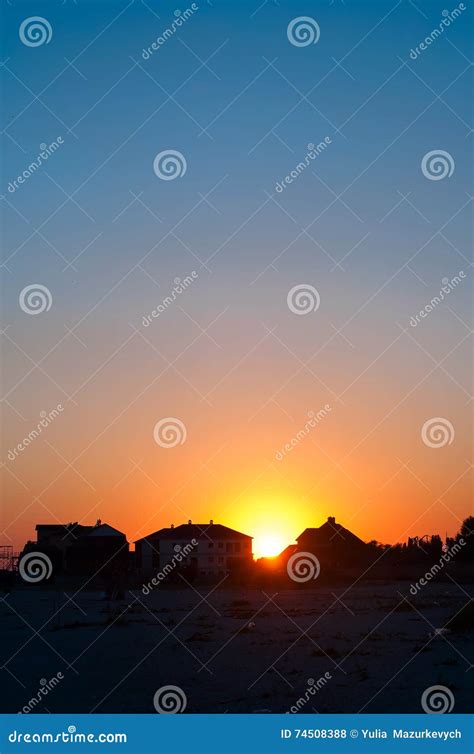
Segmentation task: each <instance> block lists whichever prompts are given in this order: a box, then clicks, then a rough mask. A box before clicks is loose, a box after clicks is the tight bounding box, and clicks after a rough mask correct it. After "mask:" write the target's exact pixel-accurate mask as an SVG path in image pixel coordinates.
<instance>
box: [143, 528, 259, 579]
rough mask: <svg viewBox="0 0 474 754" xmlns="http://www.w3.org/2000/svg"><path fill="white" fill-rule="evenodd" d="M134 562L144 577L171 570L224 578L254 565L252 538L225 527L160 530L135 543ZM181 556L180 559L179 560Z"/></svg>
mask: <svg viewBox="0 0 474 754" xmlns="http://www.w3.org/2000/svg"><path fill="white" fill-rule="evenodd" d="M135 553H136V554H135V562H136V567H137V569H138V571H139V572H140V573H142V574H144V575H149V574H153V573H156V572H158V571H160V570H162V569H163V568H166V569H167V571H168V572H169V573H171V571H170V567H172V568H173V571H176V573H177V572H178V571H179V569H182V568H183V567H184V568H187V569H188V570H189V571H190V572H192V574H193V575H199V576H204V577H218V576H224V575H225V574H226V573H229V572H232V571H237V570H239V569H245V568H246V567H248V566H250V565H251V564H252V562H253V556H252V537H249V536H247V534H242V533H241V532H238V531H235V530H234V529H230V528H229V527H228V526H223V525H222V524H215V523H214V522H213V521H211V522H210V523H209V524H193V523H192V522H191V521H188V523H187V524H181V525H180V526H170V527H169V528H165V529H159V530H158V531H156V532H153V533H152V534H148V535H147V536H146V537H142V539H139V540H137V541H136V542H135ZM178 556H179V557H178Z"/></svg>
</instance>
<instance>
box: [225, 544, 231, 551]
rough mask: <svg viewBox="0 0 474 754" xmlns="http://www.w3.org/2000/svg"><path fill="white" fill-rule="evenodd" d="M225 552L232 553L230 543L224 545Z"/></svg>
mask: <svg viewBox="0 0 474 754" xmlns="http://www.w3.org/2000/svg"><path fill="white" fill-rule="evenodd" d="M225 551H226V552H232V542H226V543H225Z"/></svg>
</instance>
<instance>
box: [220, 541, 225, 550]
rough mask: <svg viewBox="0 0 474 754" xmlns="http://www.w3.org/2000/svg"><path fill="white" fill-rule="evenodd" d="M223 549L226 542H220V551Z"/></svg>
mask: <svg viewBox="0 0 474 754" xmlns="http://www.w3.org/2000/svg"><path fill="white" fill-rule="evenodd" d="M223 547H224V542H219V549H220V550H222V548H223Z"/></svg>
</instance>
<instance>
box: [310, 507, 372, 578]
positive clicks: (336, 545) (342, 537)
mask: <svg viewBox="0 0 474 754" xmlns="http://www.w3.org/2000/svg"><path fill="white" fill-rule="evenodd" d="M296 542H297V546H296V550H297V551H299V552H311V553H313V554H314V555H316V557H317V558H318V560H319V561H320V562H321V563H327V564H328V565H332V566H337V565H342V564H344V563H347V562H350V561H352V560H357V559H358V558H360V557H361V556H362V555H363V554H364V553H365V551H366V549H367V545H366V543H365V542H363V540H362V539H360V538H359V537H357V536H356V535H355V534H353V533H352V532H351V531H349V529H346V528H345V527H344V526H342V524H339V523H337V521H336V519H335V517H334V516H329V517H328V520H327V521H326V522H325V523H324V524H322V526H318V527H315V528H309V529H305V530H304V531H303V532H302V534H300V535H299V537H296Z"/></svg>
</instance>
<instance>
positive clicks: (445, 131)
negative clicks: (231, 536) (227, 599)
mask: <svg viewBox="0 0 474 754" xmlns="http://www.w3.org/2000/svg"><path fill="white" fill-rule="evenodd" d="M197 4H198V5H199V9H198V10H197V11H196V12H195V13H194V15H193V16H192V17H191V18H189V19H188V20H187V22H186V23H185V24H184V25H183V26H182V27H181V28H180V29H179V30H178V31H177V32H176V34H174V36H173V37H172V38H171V39H169V40H167V41H166V43H165V44H164V45H163V46H162V47H161V48H160V49H159V50H157V51H155V52H154V53H153V54H152V55H151V57H150V59H148V60H144V59H143V58H142V57H141V54H142V50H143V48H146V47H149V46H150V45H151V43H152V42H153V41H154V40H155V39H156V38H157V37H158V36H160V34H162V33H163V31H164V30H165V29H166V28H167V27H168V26H170V24H171V22H172V20H173V18H175V10H176V9H177V6H176V5H173V4H170V3H169V2H154V0H149V2H146V3H145V2H133V3H128V4H127V3H124V2H115V1H112V0H110V1H109V2H105V1H104V2H100V1H98V0H95V1H94V2H81V1H79V2H77V3H74V2H70V1H69V0H68V2H66V3H65V4H61V3H57V2H54V3H53V2H51V3H48V2H38V3H30V2H15V3H13V4H12V5H7V6H4V8H3V24H2V27H3V37H4V39H3V41H4V53H3V56H2V59H3V60H6V63H5V66H4V67H3V71H2V73H3V95H2V96H3V104H4V108H3V110H4V113H5V115H6V123H5V124H4V127H5V128H6V131H5V132H4V133H3V135H2V154H3V158H4V159H3V163H4V171H3V179H2V189H1V193H2V194H3V195H4V197H5V202H3V203H2V204H3V211H4V220H5V223H4V238H3V240H4V244H3V246H4V260H5V267H4V268H3V273H4V275H3V288H4V310H3V311H4V322H5V325H4V327H7V330H6V333H5V335H4V337H3V339H2V350H3V357H4V358H3V391H4V394H6V401H5V402H4V404H3V429H4V436H3V451H2V461H3V462H4V464H5V465H4V468H3V469H2V472H3V481H2V488H3V495H2V497H3V503H2V511H1V523H2V528H3V529H5V531H4V533H3V535H2V536H1V537H0V542H1V543H4V544H13V545H14V546H15V548H18V547H20V546H21V545H22V544H23V542H24V541H25V539H27V538H33V537H34V526H35V524H36V523H37V522H42V523H54V522H55V521H61V522H67V521H76V520H78V521H81V522H82V523H92V522H94V521H95V519H96V518H98V517H100V518H101V519H102V520H104V521H107V522H108V523H110V524H112V525H114V526H116V527H117V528H119V529H121V530H123V531H125V532H126V534H127V536H128V537H129V539H130V540H131V541H133V540H134V539H137V538H138V537H140V536H143V535H146V534H148V533H149V532H151V531H154V530H156V529H158V528H160V527H162V526H168V525H169V524H170V523H172V522H174V523H175V524H178V523H182V522H184V521H187V520H188V519H192V520H193V521H196V522H197V521H199V522H201V521H202V522H207V521H209V520H210V519H211V518H212V519H214V521H216V522H220V523H224V524H227V525H229V526H232V527H235V528H237V529H240V530H242V531H244V532H245V533H248V534H250V535H253V536H255V537H257V539H258V541H257V547H256V550H257V551H258V550H259V549H260V545H259V542H261V539H262V537H263V536H264V535H275V536H276V537H277V538H279V541H280V542H281V543H282V544H286V543H287V542H290V541H292V540H293V539H294V537H295V536H297V535H298V534H299V533H300V532H301V530H302V529H304V528H305V527H306V526H317V525H319V524H321V523H322V522H323V521H324V520H325V519H326V517H327V516H328V515H334V516H336V518H337V520H339V521H340V522H341V523H343V524H344V525H345V526H347V527H348V528H349V529H351V530H352V531H354V532H355V533H356V534H358V535H359V536H361V537H363V538H365V539H367V540H369V539H372V538H375V539H377V540H379V541H382V542H394V541H400V540H405V539H406V537H407V536H408V535H415V534H419V535H423V534H426V533H433V532H440V533H442V534H443V535H444V534H445V532H447V533H448V534H450V535H452V534H454V533H455V532H456V531H458V529H459V526H460V522H461V521H462V519H463V518H464V517H466V516H467V515H469V513H470V512H471V489H472V487H471V485H472V476H471V474H470V472H469V459H470V457H471V449H470V437H471V432H470V427H471V420H470V410H471V403H470V402H469V394H470V382H471V368H470V354H471V344H470V340H469V337H468V335H469V327H470V326H471V324H470V322H471V319H472V310H471V267H470V262H469V259H468V257H469V250H470V248H471V247H472V227H471V216H472V215H471V212H472V203H471V202H470V198H469V194H470V195H472V193H473V192H472V185H471V170H472V162H471V156H470V155H471V148H472V131H471V130H470V129H471V124H472V89H471V87H472V80H471V75H470V71H469V70H468V69H469V60H470V58H471V56H472V51H471V49H470V38H471V35H472V11H471V10H470V8H468V9H467V10H466V11H464V12H463V14H462V15H461V16H460V17H459V18H458V19H457V20H456V21H455V22H454V23H453V24H452V25H451V27H450V28H449V30H446V31H445V32H444V33H443V35H442V37H441V38H438V39H437V40H435V42H434V43H433V44H432V45H431V46H430V47H429V48H428V49H427V50H426V51H424V52H422V53H421V55H420V56H419V57H418V58H417V59H416V60H412V59H410V57H409V55H410V50H411V49H412V48H415V47H416V46H417V45H419V43H420V42H421V41H422V40H423V39H424V38H425V37H426V36H428V35H429V34H430V33H431V31H432V30H433V29H434V28H436V27H437V26H438V25H439V23H440V21H441V19H442V18H443V16H442V11H443V10H444V9H445V8H448V10H452V9H453V8H454V7H456V6H455V5H454V4H453V6H452V7H451V5H448V6H447V5H445V4H443V3H442V2H422V1H419V2H417V3H416V4H415V3H410V2H405V0H402V1H401V2H398V3H396V2H385V1H384V0H382V1H381V0H377V2H375V1H374V2H371V3H369V2H365V3H363V2H357V1H355V0H346V2H345V3H344V2H340V1H339V0H336V1H335V2H329V0H328V1H326V2H322V3H320V2H305V3H295V2H291V1H290V0H286V1H285V0H282V1H281V2H279V4H278V5H276V4H275V3H273V2H271V1H270V0H268V1H267V2H266V3H261V2H260V0H252V1H246V0H243V1H242V0H241V1H240V2H239V3H235V2H230V0H229V1H224V0H213V2H212V3H210V2H209V3H206V2H202V3H197ZM189 5H190V3H189V4H187V5H185V4H183V5H181V6H179V8H180V10H181V11H184V10H185V9H186V8H187V7H189ZM466 5H469V4H468V3H466ZM36 15H39V16H43V17H45V18H47V19H48V21H49V23H50V24H51V27H52V29H53V36H52V39H51V41H50V43H49V44H44V45H42V46H39V47H34V48H33V47H27V46H25V45H24V44H22V42H21V40H20V38H19V33H18V30H19V26H20V24H21V22H22V21H23V20H24V19H25V18H27V17H29V16H36ZM303 15H304V16H312V17H313V18H314V19H316V20H317V22H318V24H319V27H320V30H321V35H320V39H319V42H318V43H317V44H313V45H309V46H306V47H297V46H294V45H292V44H290V42H289V40H288V38H287V26H288V24H289V22H290V21H291V20H292V19H293V18H295V17H296V16H303ZM204 129H205V130H204ZM326 136H328V137H329V138H330V139H331V143H330V145H329V146H328V148H327V149H326V151H324V152H323V153H322V154H320V156H319V157H318V158H317V159H316V160H315V161H314V163H312V164H311V166H310V167H309V168H308V169H307V170H305V172H304V173H303V174H301V175H300V176H299V177H298V179H297V180H295V181H294V183H293V184H291V185H289V186H287V187H286V189H285V191H283V192H281V193H277V192H276V191H275V184H276V182H277V181H281V180H283V178H284V177H285V175H287V174H288V173H289V172H290V171H291V170H292V169H294V168H295V166H296V165H297V164H298V163H299V162H300V161H302V160H304V158H305V155H306V153H307V149H308V147H307V145H308V143H310V142H312V143H318V142H320V141H322V140H324V138H325V137H326ZM57 137H61V138H62V139H63V140H64V144H63V145H62V146H60V148H59V149H58V151H57V152H56V153H55V154H54V155H53V156H52V157H51V158H50V159H49V160H48V162H47V163H46V164H45V165H43V166H42V167H41V168H40V169H38V171H37V172H36V173H35V174H34V175H32V176H31V177H30V178H29V180H28V181H27V182H26V183H25V184H23V185H22V186H20V187H19V189H18V190H17V191H15V192H14V193H12V192H9V191H8V188H7V187H8V183H9V181H13V180H14V179H15V177H16V176H17V175H19V174H20V173H21V172H22V171H23V170H24V169H25V168H26V167H27V166H28V164H29V163H30V162H31V160H32V159H34V158H35V157H36V156H37V155H38V152H39V150H40V144H42V143H47V144H49V143H51V142H52V141H53V140H54V139H57ZM168 149H173V150H178V151H180V152H181V153H182V154H183V155H184V156H185V158H186V162H187V171H186V173H185V175H184V176H183V177H181V178H178V179H176V180H172V181H162V180H160V179H159V178H158V177H157V176H156V175H155V173H154V171H153V160H154V158H155V156H156V155H157V154H158V153H159V152H161V151H163V150H168ZM431 150H444V151H447V152H449V154H450V155H451V156H452V158H453V161H454V166H455V167H454V172H453V174H452V176H451V177H449V178H445V179H444V180H440V181H433V180H428V179H427V178H426V177H425V176H424V175H423V173H422V171H421V160H422V158H423V156H424V155H425V154H426V153H427V152H429V151H431ZM209 192H212V193H209ZM70 197H71V198H70ZM137 197H138V198H137ZM403 197H405V198H403ZM310 224H311V225H310ZM303 230H304V232H303ZM69 263H70V264H69ZM193 270H195V271H196V272H197V279H196V280H195V281H194V283H193V284H192V285H191V286H190V287H189V288H188V290H186V291H185V292H184V293H183V294H182V295H181V296H180V297H179V300H178V301H176V302H175V303H174V304H173V305H172V306H170V307H169V308H168V309H167V311H166V312H164V313H163V314H161V316H160V317H159V318H158V319H154V320H153V321H152V323H151V325H150V326H149V327H147V328H145V327H143V325H142V318H143V316H144V315H147V314H149V313H150V312H151V311H152V310H153V309H154V308H155V307H156V306H157V305H158V304H159V303H160V301H161V300H162V299H163V298H165V297H166V296H167V295H169V293H170V291H171V290H172V288H173V285H174V280H175V278H181V279H183V278H184V277H186V276H187V275H190V274H191V273H192V271H193ZM460 271H464V272H465V274H466V278H465V279H464V281H463V282H462V283H461V284H460V285H459V286H458V287H456V289H455V290H454V291H453V292H452V293H451V294H450V295H449V298H448V300H446V301H445V302H444V303H442V304H441V305H439V306H438V307H437V308H436V309H435V311H433V312H432V313H430V315H429V317H427V318H426V319H424V320H423V321H421V323H420V324H418V326H417V327H416V328H414V327H410V318H411V317H412V316H413V315H416V314H417V313H418V312H419V311H420V310H421V309H422V308H423V307H424V306H426V304H427V303H429V301H430V300H431V299H432V297H433V296H434V295H436V294H437V293H438V292H439V290H440V287H441V285H442V283H441V281H442V279H443V278H452V277H453V276H455V275H458V274H459V272H460ZM35 283H40V284H42V285H45V286H47V288H48V289H49V290H50V291H51V294H52V299H53V301H52V306H51V309H50V310H49V311H48V312H44V313H42V314H40V315H37V316H31V315H28V314H26V313H25V312H24V311H22V309H21V308H20V306H19V294H20V291H21V290H22V289H23V288H24V287H25V286H27V285H31V284H35ZM302 283H305V284H309V285H312V286H314V287H315V288H316V289H317V290H318V292H319V295H320V301H321V303H320V306H319V309H318V310H317V311H315V312H312V313H310V314H307V315H305V316H297V315H295V314H294V313H293V312H291V311H290V309H289V308H288V306H287V294H288V291H289V290H290V289H291V288H292V287H293V286H295V285H298V284H302ZM207 328H209V329H207ZM404 330H405V331H406V332H404ZM37 365H38V366H37ZM58 403H61V404H62V405H63V406H64V407H65V408H64V411H63V412H62V413H61V415H60V416H59V417H58V418H57V419H55V421H54V422H53V423H52V424H51V425H50V426H49V427H48V428H47V429H45V430H44V431H43V433H42V435H41V436H40V437H39V438H37V439H36V440H35V441H34V443H32V444H31V445H30V446H29V447H28V448H26V450H24V451H23V452H22V453H21V454H20V455H19V457H18V458H16V460H14V461H11V460H8V457H7V454H8V450H9V449H11V448H13V447H15V445H16V444H17V443H18V442H21V440H22V439H23V438H24V437H25V436H26V435H28V433H29V432H30V431H31V430H32V429H33V428H34V427H35V426H36V424H37V422H38V421H39V418H40V412H41V411H50V410H51V409H52V408H54V407H55V406H56V405H57V404H58ZM325 404H329V405H330V406H331V411H330V413H329V414H328V416H327V417H326V418H324V419H323V420H322V421H321V422H320V424H319V425H318V426H317V428H315V429H313V430H312V431H311V432H310V433H309V435H308V436H307V437H306V438H305V439H304V440H302V441H301V442H300V443H299V444H298V445H297V447H295V448H294V449H293V450H292V452H291V453H290V454H288V456H287V457H285V458H284V459H283V460H281V461H277V460H275V454H276V453H277V452H278V450H279V449H280V448H281V447H282V446H283V445H284V444H285V443H287V442H289V441H290V440H291V438H292V437H293V436H294V435H295V434H296V433H297V432H298V431H299V430H300V429H301V428H302V427H303V426H304V424H305V422H306V421H307V418H308V417H307V415H308V412H309V411H315V412H317V411H319V410H320V409H321V408H322V407H323V406H324V405H325ZM163 417H177V418H179V419H180V420H181V421H182V422H183V423H184V424H185V426H186V429H187V439H186V442H185V443H184V444H183V445H180V446H178V447H175V448H172V449H165V448H162V447H160V446H159V445H157V444H156V443H155V441H154V439H153V428H154V426H155V423H156V422H157V421H159V420H160V419H161V418H163ZM433 417H441V418H443V419H447V420H448V421H449V422H451V424H452V425H453V427H454V431H455V434H454V439H453V441H452V443H451V444H450V445H446V446H445V447H442V448H436V449H433V448H429V447H427V446H426V445H425V444H424V443H423V441H422V439H421V428H422V426H423V424H424V423H425V422H426V421H427V420H429V419H431V418H433Z"/></svg>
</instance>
